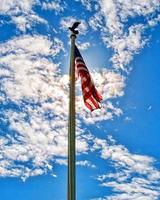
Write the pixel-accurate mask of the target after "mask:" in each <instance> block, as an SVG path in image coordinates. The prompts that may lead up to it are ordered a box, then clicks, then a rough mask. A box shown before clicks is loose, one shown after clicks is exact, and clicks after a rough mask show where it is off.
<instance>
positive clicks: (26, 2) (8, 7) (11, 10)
mask: <svg viewBox="0 0 160 200" xmlns="http://www.w3.org/2000/svg"><path fill="white" fill-rule="evenodd" d="M37 4H39V1H38V0H21V1H17V0H6V1H1V8H0V14H2V15H8V16H10V17H11V21H12V23H15V24H16V26H17V28H18V29H19V30H21V31H22V32H25V31H26V30H27V29H30V28H31V27H32V26H33V25H34V24H35V23H44V24H47V21H46V20H45V19H43V18H41V17H40V16H38V15H37V14H36V13H35V12H34V11H33V7H34V6H35V5H37Z"/></svg>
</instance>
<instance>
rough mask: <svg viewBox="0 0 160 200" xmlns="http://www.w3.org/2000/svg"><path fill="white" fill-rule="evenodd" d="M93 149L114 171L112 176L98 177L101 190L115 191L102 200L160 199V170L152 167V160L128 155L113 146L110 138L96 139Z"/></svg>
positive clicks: (121, 149) (154, 161) (126, 152)
mask: <svg viewBox="0 0 160 200" xmlns="http://www.w3.org/2000/svg"><path fill="white" fill-rule="evenodd" d="M93 148H94V149H95V150H98V151H99V152H100V155H101V157H102V158H103V159H106V160H108V162H107V163H109V165H110V166H112V167H114V169H115V173H113V172H111V173H110V172H108V173H106V174H103V175H99V176H98V178H97V179H98V180H99V181H100V183H101V185H102V186H103V187H110V188H112V190H113V192H114V194H113V195H112V196H108V197H103V198H102V199H106V200H125V199H127V200H129V199H135V200H139V199H148V200H156V199H158V198H159V197H160V189H159V184H160V170H159V169H158V168H156V167H155V164H156V160H155V159H154V158H152V157H150V156H145V155H139V154H134V153H131V152H129V150H128V149H127V148H126V147H124V146H123V145H118V144H116V141H115V140H114V139H113V138H111V140H109V139H108V140H101V139H98V138H96V139H95V144H94V147H93Z"/></svg>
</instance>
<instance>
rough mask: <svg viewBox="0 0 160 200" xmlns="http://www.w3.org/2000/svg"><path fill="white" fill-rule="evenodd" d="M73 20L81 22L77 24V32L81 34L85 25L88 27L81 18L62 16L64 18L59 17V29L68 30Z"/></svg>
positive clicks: (85, 28)
mask: <svg viewBox="0 0 160 200" xmlns="http://www.w3.org/2000/svg"><path fill="white" fill-rule="evenodd" d="M75 21H80V22H81V24H80V25H79V26H78V29H79V34H81V35H84V34H86V32H87V27H88V25H87V23H86V22H85V21H84V20H83V19H78V20H77V19H76V18H74V17H72V16H70V17H64V18H62V19H61V21H60V25H61V29H62V30H68V27H70V26H72V25H73V23H74V22H75Z"/></svg>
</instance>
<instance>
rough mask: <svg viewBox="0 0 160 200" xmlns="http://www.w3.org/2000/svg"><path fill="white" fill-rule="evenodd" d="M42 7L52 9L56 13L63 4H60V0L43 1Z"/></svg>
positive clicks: (61, 8) (60, 9)
mask: <svg viewBox="0 0 160 200" xmlns="http://www.w3.org/2000/svg"><path fill="white" fill-rule="evenodd" d="M42 9H44V10H54V11H56V13H59V12H62V11H63V10H64V6H62V5H61V4H60V1H51V2H43V3H42Z"/></svg>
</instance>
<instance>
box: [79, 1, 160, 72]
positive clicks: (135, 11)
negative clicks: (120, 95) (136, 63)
mask: <svg viewBox="0 0 160 200" xmlns="http://www.w3.org/2000/svg"><path fill="white" fill-rule="evenodd" d="M87 2H88V1H86V3H85V1H82V3H83V4H85V5H86V7H87V6H88V3H87ZM159 7H160V2H159V1H158V0H155V1H151V0H146V1H140V0H136V1H134V3H133V2H132V1H131V0H128V1H120V0H116V1H113V0H109V1H105V0H101V1H99V2H97V3H96V2H95V8H94V7H93V8H92V11H95V15H94V16H93V17H91V18H90V22H89V24H90V26H91V27H92V28H93V30H98V31H99V30H100V31H101V37H102V39H103V42H104V43H105V44H106V46H107V47H110V48H112V49H113V50H114V54H113V56H112V58H111V61H112V63H113V65H114V67H115V68H117V69H122V70H125V71H128V70H129V69H130V67H129V66H128V65H129V63H130V62H131V60H132V59H133V56H134V55H135V54H137V53H138V52H139V51H140V50H141V49H142V48H143V47H144V45H145V44H146V42H147V41H148V39H149V38H146V37H145V31H146V30H147V29H148V28H151V27H153V26H155V25H156V24H157V23H158V22H159V15H157V16H155V12H156V11H157V10H158V9H159ZM138 16H140V17H141V20H140V22H137V21H136V22H135V21H134V19H135V18H136V17H138ZM128 22H129V23H128ZM129 24H130V25H129Z"/></svg>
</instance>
